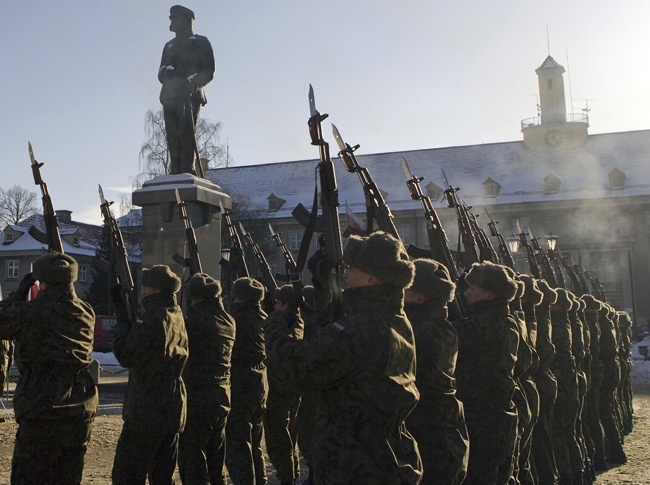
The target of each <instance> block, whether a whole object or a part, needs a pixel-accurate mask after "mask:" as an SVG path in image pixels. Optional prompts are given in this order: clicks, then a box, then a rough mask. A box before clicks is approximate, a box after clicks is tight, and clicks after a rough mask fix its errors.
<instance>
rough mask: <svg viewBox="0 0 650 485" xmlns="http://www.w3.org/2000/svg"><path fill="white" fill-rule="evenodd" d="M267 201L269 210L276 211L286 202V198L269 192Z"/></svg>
mask: <svg viewBox="0 0 650 485" xmlns="http://www.w3.org/2000/svg"><path fill="white" fill-rule="evenodd" d="M267 200H268V201H269V212H277V211H279V210H280V207H282V205H283V204H284V203H285V202H286V200H284V199H281V198H280V197H278V196H277V195H275V194H271V195H269V196H268V197H267Z"/></svg>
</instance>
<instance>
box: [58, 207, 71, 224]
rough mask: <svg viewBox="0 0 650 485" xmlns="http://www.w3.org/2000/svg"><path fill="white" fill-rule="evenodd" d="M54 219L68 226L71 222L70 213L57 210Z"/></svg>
mask: <svg viewBox="0 0 650 485" xmlns="http://www.w3.org/2000/svg"><path fill="white" fill-rule="evenodd" d="M56 218H57V219H58V220H59V222H63V223H67V224H70V223H71V222H72V211H67V210H58V211H56Z"/></svg>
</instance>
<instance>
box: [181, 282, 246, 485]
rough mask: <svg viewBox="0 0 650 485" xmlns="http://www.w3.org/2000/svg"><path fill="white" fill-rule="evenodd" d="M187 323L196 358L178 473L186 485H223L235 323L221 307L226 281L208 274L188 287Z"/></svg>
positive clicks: (188, 378)
mask: <svg viewBox="0 0 650 485" xmlns="http://www.w3.org/2000/svg"><path fill="white" fill-rule="evenodd" d="M186 288H187V293H188V296H189V300H190V308H189V310H188V312H187V318H186V319H185V328H186V330H187V339H188V343H189V351H190V355H189V358H188V360H187V365H186V366H185V369H184V370H183V380H184V381H185V387H186V388H187V422H186V423H185V430H184V431H183V433H182V434H181V436H180V440H179V447H178V469H179V471H180V475H181V480H182V481H183V483H186V484H211V485H216V484H219V485H221V484H223V485H225V483H226V477H225V475H224V472H223V465H224V458H225V452H226V419H227V417H228V411H230V357H231V354H232V348H233V345H234V343H235V321H234V320H233V318H232V317H231V316H230V315H228V313H226V311H225V310H224V308H223V304H222V303H221V298H220V297H219V296H220V295H221V283H219V282H218V281H217V280H215V279H214V278H212V277H211V276H209V275H207V274H204V273H196V274H195V275H193V276H192V277H191V278H190V280H189V281H188V282H187V285H186Z"/></svg>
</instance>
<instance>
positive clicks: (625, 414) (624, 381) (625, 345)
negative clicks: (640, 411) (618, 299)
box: [618, 312, 634, 435]
mask: <svg viewBox="0 0 650 485" xmlns="http://www.w3.org/2000/svg"><path fill="white" fill-rule="evenodd" d="M618 314H619V315H618V317H619V318H618V325H619V330H620V344H619V360H620V362H621V383H620V385H619V387H618V399H619V403H620V406H621V411H622V418H623V423H622V432H623V434H624V435H627V434H629V433H631V432H632V415H633V414H634V406H633V402H632V383H631V380H630V377H631V373H632V354H631V353H630V347H631V345H632V319H631V318H630V314H629V313H627V312H618Z"/></svg>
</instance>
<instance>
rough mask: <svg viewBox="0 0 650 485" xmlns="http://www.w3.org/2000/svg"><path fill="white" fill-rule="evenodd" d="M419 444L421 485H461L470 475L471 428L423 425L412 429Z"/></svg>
mask: <svg viewBox="0 0 650 485" xmlns="http://www.w3.org/2000/svg"><path fill="white" fill-rule="evenodd" d="M409 431H411V434H412V435H413V437H414V438H415V441H417V443H418V448H419V450H420V457H421V459H422V468H423V475H422V481H421V482H420V485H460V484H461V483H463V480H464V479H465V476H466V475H467V462H468V460H469V437H468V435H467V427H466V426H465V425H464V424H463V425H462V426H459V427H458V428H441V427H436V428H434V427H430V426H419V427H417V428H414V429H409Z"/></svg>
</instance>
